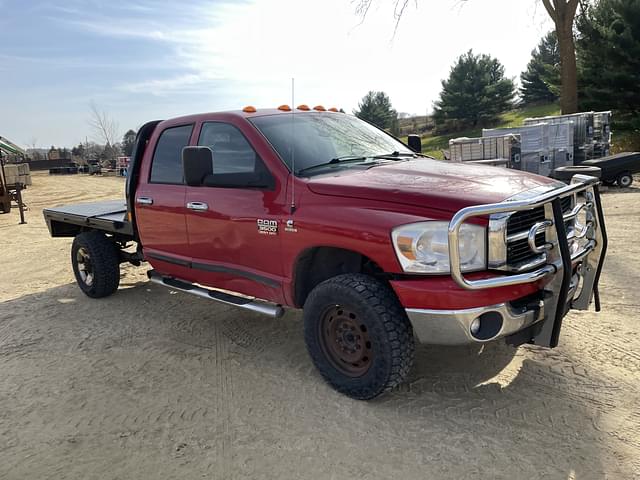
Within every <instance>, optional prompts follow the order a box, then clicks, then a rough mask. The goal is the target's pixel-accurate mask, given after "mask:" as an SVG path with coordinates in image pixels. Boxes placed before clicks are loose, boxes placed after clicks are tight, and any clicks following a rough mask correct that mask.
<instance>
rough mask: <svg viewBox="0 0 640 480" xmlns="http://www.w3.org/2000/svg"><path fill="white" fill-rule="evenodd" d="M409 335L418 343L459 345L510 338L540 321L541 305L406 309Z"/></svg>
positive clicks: (542, 313)
mask: <svg viewBox="0 0 640 480" xmlns="http://www.w3.org/2000/svg"><path fill="white" fill-rule="evenodd" d="M406 311H407V315H408V316H409V321H410V322H411V325H412V326H413V332H414V334H415V336H416V337H417V338H418V341H419V342H421V343H429V344H434V345H463V344H467V343H485V342H490V341H492V340H495V339H497V338H501V337H505V336H507V335H512V334H514V333H516V332H519V331H520V330H523V329H525V328H527V327H529V326H531V325H533V324H534V323H537V322H539V321H540V320H542V319H543V318H544V303H543V302H542V301H541V302H540V303H539V304H538V305H537V306H535V307H533V308H532V307H523V308H515V307H513V306H511V305H509V304H508V303H501V304H499V305H491V306H489V307H478V308H468V309H464V310H424V309H417V308H408V309H407V310H406ZM475 319H480V320H479V323H480V325H481V327H480V329H479V330H478V331H477V332H475V334H473V333H472V328H471V324H472V322H473V321H474V320H475Z"/></svg>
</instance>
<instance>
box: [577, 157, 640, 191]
mask: <svg viewBox="0 0 640 480" xmlns="http://www.w3.org/2000/svg"><path fill="white" fill-rule="evenodd" d="M583 165H589V166H592V167H598V168H600V170H602V175H601V178H602V183H604V184H605V185H613V184H614V183H617V184H618V186H619V187H623V188H627V187H630V186H631V184H632V183H633V174H634V173H640V152H625V153H618V154H616V155H609V156H607V157H602V158H597V159H593V160H587V161H585V162H584V163H583Z"/></svg>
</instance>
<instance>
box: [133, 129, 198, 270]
mask: <svg viewBox="0 0 640 480" xmlns="http://www.w3.org/2000/svg"><path fill="white" fill-rule="evenodd" d="M192 131H193V125H179V126H171V127H168V128H165V129H164V130H162V131H161V132H160V134H159V137H158V138H157V140H156V142H155V145H156V148H155V151H153V152H151V151H149V152H145V164H146V165H148V164H149V157H151V166H150V168H147V169H145V170H144V171H143V172H141V178H140V183H139V185H138V188H137V191H136V194H135V199H134V201H135V208H136V219H137V225H138V232H139V235H140V240H141V241H142V245H143V248H144V254H145V257H146V258H147V260H149V262H150V263H151V264H152V265H153V266H154V268H156V269H157V270H159V271H160V273H171V274H174V275H176V276H181V277H182V278H184V279H185V280H189V278H188V273H189V271H190V269H189V268H188V267H189V264H190V260H191V259H190V253H189V240H188V237H187V224H186V216H185V211H186V209H185V195H186V187H185V184H184V180H183V171H182V149H183V148H184V147H186V146H187V145H189V141H190V138H191V133H192ZM153 140H154V139H153V138H152V139H151V144H152V145H153V144H154V142H153Z"/></svg>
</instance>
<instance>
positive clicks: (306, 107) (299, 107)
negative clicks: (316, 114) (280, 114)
mask: <svg viewBox="0 0 640 480" xmlns="http://www.w3.org/2000/svg"><path fill="white" fill-rule="evenodd" d="M298 110H304V111H305V112H308V111H309V110H311V109H310V108H309V105H305V104H304V103H303V104H302V105H298Z"/></svg>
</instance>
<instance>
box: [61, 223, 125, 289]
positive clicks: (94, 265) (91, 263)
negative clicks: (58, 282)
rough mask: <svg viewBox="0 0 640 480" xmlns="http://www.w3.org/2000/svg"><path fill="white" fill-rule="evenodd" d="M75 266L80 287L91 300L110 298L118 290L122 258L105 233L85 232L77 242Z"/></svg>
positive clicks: (74, 242) (72, 259)
mask: <svg viewBox="0 0 640 480" xmlns="http://www.w3.org/2000/svg"><path fill="white" fill-rule="evenodd" d="M71 264H72V265H73V273H74V274H75V276H76V281H77V282H78V286H79V287H80V289H81V290H82V291H83V292H84V293H85V294H87V295H88V296H89V297H91V298H102V297H107V296H109V295H111V294H112V293H113V292H115V291H116V290H117V289H118V285H119V284H120V256H119V254H118V249H117V248H116V246H115V245H114V243H113V242H111V241H110V240H109V239H108V238H107V237H106V236H105V235H103V234H102V233H100V232H84V233H81V234H80V235H78V236H77V237H76V238H74V240H73V245H72V246H71Z"/></svg>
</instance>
